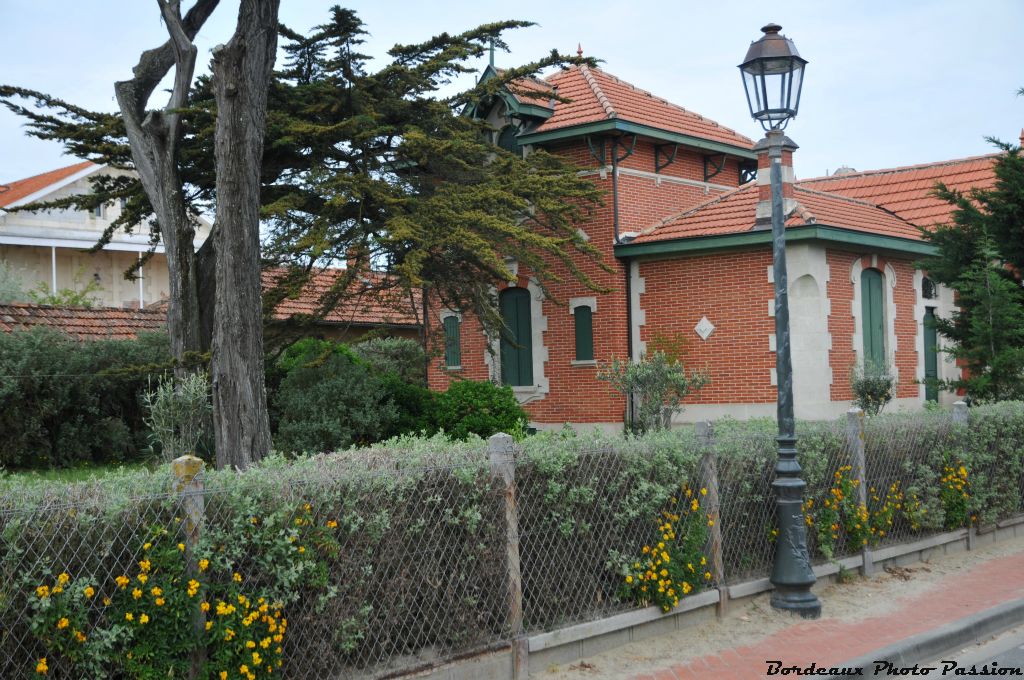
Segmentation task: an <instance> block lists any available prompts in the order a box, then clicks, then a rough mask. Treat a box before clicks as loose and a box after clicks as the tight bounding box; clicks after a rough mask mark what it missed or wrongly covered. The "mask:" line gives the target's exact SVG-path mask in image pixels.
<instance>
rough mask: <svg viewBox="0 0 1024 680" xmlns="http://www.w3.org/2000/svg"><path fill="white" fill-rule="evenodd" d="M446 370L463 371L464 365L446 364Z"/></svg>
mask: <svg viewBox="0 0 1024 680" xmlns="http://www.w3.org/2000/svg"><path fill="white" fill-rule="evenodd" d="M444 370H446V371H461V370H462V366H445V367H444Z"/></svg>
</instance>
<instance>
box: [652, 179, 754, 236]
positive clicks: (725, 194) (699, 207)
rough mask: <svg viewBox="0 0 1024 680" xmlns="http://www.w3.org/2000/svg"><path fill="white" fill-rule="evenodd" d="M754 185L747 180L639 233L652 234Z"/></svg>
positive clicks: (665, 218)
mask: <svg viewBox="0 0 1024 680" xmlns="http://www.w3.org/2000/svg"><path fill="white" fill-rule="evenodd" d="M754 186H756V185H755V184H754V183H753V182H747V183H746V184H741V185H740V186H738V187H736V188H735V189H730V190H729V191H726V192H723V193H721V194H719V195H718V196H715V197H714V198H712V199H711V200H709V201H704V202H703V203H701V204H700V205H695V206H693V207H692V208H687V209H686V210H683V211H682V212H677V213H673V214H671V215H669V216H668V217H664V218H662V219H661V220H659V221H657V222H655V223H654V224H652V225H651V226H649V227H647V228H645V229H643V230H641V231H640V234H638V235H640V236H642V235H644V234H650V233H651V232H653V231H656V230H657V229H658V228H659V227H664V226H667V225H669V224H672V223H673V222H676V221H678V220H681V219H683V218H685V217H689V216H690V215H692V214H694V213H696V212H699V211H701V210H703V209H704V208H707V207H710V206H712V205H715V204H716V203H721V202H722V201H724V200H726V199H727V198H730V197H732V196H735V195H736V194H739V193H742V192H743V191H746V190H748V189H750V188H752V187H754Z"/></svg>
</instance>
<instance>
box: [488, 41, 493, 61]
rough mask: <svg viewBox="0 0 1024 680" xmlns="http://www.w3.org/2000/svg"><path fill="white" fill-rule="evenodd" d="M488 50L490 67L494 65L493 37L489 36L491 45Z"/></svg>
mask: <svg viewBox="0 0 1024 680" xmlns="http://www.w3.org/2000/svg"><path fill="white" fill-rule="evenodd" d="M488 51H489V52H490V59H491V67H493V66H494V38H491V47H490V49H489V50H488Z"/></svg>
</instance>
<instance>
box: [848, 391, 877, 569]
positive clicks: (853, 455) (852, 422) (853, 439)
mask: <svg viewBox="0 0 1024 680" xmlns="http://www.w3.org/2000/svg"><path fill="white" fill-rule="evenodd" d="M846 443H847V445H848V446H849V447H850V466H851V467H852V468H853V475H854V478H855V479H857V480H858V484H857V503H858V505H863V506H864V507H867V504H868V473H867V462H866V461H865V458H864V449H865V443H864V411H862V410H860V409H859V408H856V407H854V408H851V409H850V410H849V411H847V412H846ZM861 555H862V557H863V561H864V564H863V566H862V567H861V572H862V573H863V574H864V575H865V576H871V575H872V574H874V573H875V563H874V560H872V558H871V547H870V546H867V545H862V546H861Z"/></svg>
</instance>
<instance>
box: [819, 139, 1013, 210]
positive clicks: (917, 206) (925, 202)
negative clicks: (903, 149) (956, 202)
mask: <svg viewBox="0 0 1024 680" xmlns="http://www.w3.org/2000/svg"><path fill="white" fill-rule="evenodd" d="M997 157H998V154H989V155H987V156H975V157H972V158H960V159H956V160H951V161H943V162H939V163H926V164H923V165H911V166H907V167H903V168H890V169H887V170H870V171H867V172H856V173H849V174H844V175H832V176H831V177H815V178H813V179H806V180H801V181H800V182H799V186H803V187H806V188H809V189H816V190H818V191H827V192H830V193H837V194H842V195H844V196H849V197H851V198H859V199H863V200H865V201H870V202H871V203H875V204H877V205H879V206H881V207H883V208H885V209H886V210H890V211H892V212H894V213H895V214H897V215H899V216H900V217H902V218H903V219H905V220H908V221H910V222H913V223H914V224H916V225H918V226H922V227H930V226H933V225H935V224H943V223H946V222H949V221H950V217H951V214H952V211H953V207H952V206H951V205H950V204H949V203H946V202H945V201H943V200H940V199H938V198H936V197H934V196H932V195H931V191H932V189H934V188H935V185H936V184H937V183H939V182H942V183H944V184H945V185H946V186H948V187H950V188H951V189H960V190H967V189H971V188H978V189H988V188H991V187H992V185H993V184H994V183H995V174H994V173H993V171H992V164H993V162H994V161H995V159H996V158H997Z"/></svg>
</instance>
